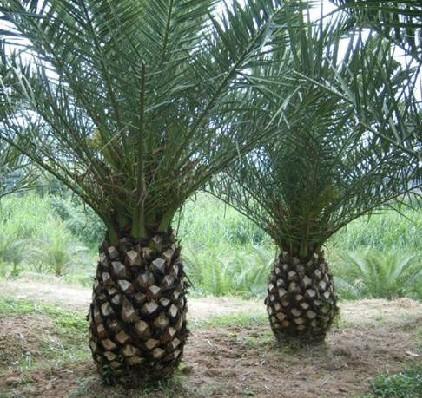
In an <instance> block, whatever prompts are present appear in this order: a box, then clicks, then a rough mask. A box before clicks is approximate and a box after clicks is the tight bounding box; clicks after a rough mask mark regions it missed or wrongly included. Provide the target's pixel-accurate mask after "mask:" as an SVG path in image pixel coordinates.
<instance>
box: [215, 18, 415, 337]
mask: <svg viewBox="0 0 422 398" xmlns="http://www.w3.org/2000/svg"><path fill="white" fill-rule="evenodd" d="M346 28H347V27H346V26H345V24H344V20H343V17H342V16H341V15H340V16H335V17H334V18H333V19H332V20H331V21H330V22H321V23H319V24H316V25H312V24H311V23H305V22H304V21H303V19H302V22H300V23H295V24H289V27H288V33H287V34H288V43H289V45H288V47H287V48H284V49H283V51H276V52H275V53H274V54H273V57H274V58H275V59H276V60H277V61H276V60H275V62H274V63H273V64H271V65H267V66H264V67H261V66H259V67H257V68H256V70H255V73H253V74H251V77H250V79H252V80H259V81H266V82H270V81H271V83H270V84H268V87H267V89H266V90H264V89H263V90H261V94H262V98H265V99H266V102H267V104H266V106H265V109H266V110H267V112H266V115H267V116H268V117H269V118H270V119H271V121H272V123H276V124H277V125H278V126H279V127H278V128H279V130H278V134H277V135H276V136H275V137H274V138H273V141H272V142H271V143H270V144H266V145H262V146H261V147H259V148H257V149H255V150H254V151H252V152H251V153H250V154H248V155H247V156H244V157H243V158H242V159H241V160H239V161H237V163H235V164H234V166H233V167H232V168H231V169H229V171H228V172H225V173H223V174H220V175H219V176H218V177H217V178H216V179H215V181H214V182H213V184H212V185H211V187H210V188H211V190H212V192H214V193H215V194H217V195H218V196H220V197H221V198H222V199H223V200H225V201H226V202H227V203H229V204H230V205H232V206H234V207H235V208H237V209H238V210H239V211H240V212H241V213H243V214H244V215H246V216H247V217H249V218H250V219H251V220H253V221H254V222H256V223H257V224H258V225H259V226H261V227H262V228H263V229H264V230H265V231H266V232H267V233H268V234H269V235H270V236H271V237H272V238H273V240H274V242H275V244H276V245H277V246H278V248H279V251H280V254H279V256H278V258H276V260H275V263H274V268H273V271H272V273H271V276H270V280H269V286H268V296H267V298H266V304H267V309H268V315H269V321H270V324H271V327H272V329H273V331H274V333H275V335H276V337H277V338H278V339H279V340H280V341H286V340H287V341H288V340H293V341H296V342H297V341H299V342H303V341H305V342H307V343H308V342H312V341H321V340H323V339H324V338H325V336H326V333H327V330H328V329H329V327H330V325H331V324H332V322H333V320H334V319H335V317H336V315H337V313H338V307H337V298H336V294H335V290H334V284H333V278H332V275H331V274H330V271H329V267H328V264H327V261H326V259H325V256H324V251H323V245H324V243H325V242H326V241H327V239H328V238H330V236H332V235H333V234H334V233H335V232H336V231H338V230H339V229H341V228H342V227H344V226H345V225H347V224H348V223H349V222H350V221H352V220H354V219H356V218H358V217H360V216H362V215H364V214H368V213H371V212H372V211H374V210H375V209H379V208H381V207H382V206H383V205H384V204H388V203H390V201H392V200H393V199H395V198H400V197H402V195H404V194H406V193H409V192H410V191H412V188H415V187H414V186H413V185H414V184H415V181H416V177H417V175H418V167H419V166H420V164H419V163H418V161H417V159H416V158H415V157H414V156H413V155H412V153H411V152H408V151H403V150H400V149H398V148H397V146H395V145H393V144H392V142H391V141H390V140H386V139H382V137H381V136H380V135H379V134H376V133H377V132H378V131H382V133H383V136H386V137H388V138H394V136H395V134H396V133H397V134H399V133H400V132H402V131H407V130H412V129H413V128H415V129H419V130H417V131H419V132H420V131H422V130H421V125H420V124H419V126H414V125H413V123H414V120H413V119H412V115H411V114H410V112H407V111H406V109H407V108H406V106H405V105H404V104H403V106H402V107H397V109H394V111H395V112H396V113H394V114H393V116H394V117H391V118H387V119H378V118H377V116H378V115H377V114H373V113H371V112H370V109H372V107H377V106H379V104H380V103H381V104H382V105H383V106H384V109H385V115H389V112H390V107H391V106H395V104H396V102H397V101H399V100H401V101H405V100H406V99H408V96H407V94H406V95H404V96H401V93H402V92H403V91H404V89H403V84H408V83H409V82H412V80H411V78H410V76H411V73H412V71H411V70H403V69H402V68H401V66H400V64H399V63H398V62H396V61H395V60H394V58H393V56H392V53H391V49H390V46H389V44H388V42H385V41H384V40H382V39H380V38H379V37H375V36H373V37H369V38H368V39H367V40H366V41H364V40H363V38H362V36H360V35H359V34H357V35H356V36H353V35H349V36H345V33H346V30H347V29H346ZM282 40H283V41H285V38H284V37H283V39H282ZM342 49H343V50H344V51H343V53H342V52H341V51H342ZM277 63H279V64H282V65H285V64H286V63H287V64H289V65H290V68H289V70H290V72H286V68H285V67H284V66H283V68H282V69H281V70H282V74H281V73H280V69H279V68H277V67H276V65H277ZM407 89H410V90H411V87H407ZM374 93H376V96H373V94H374ZM286 99H288V101H287V100H286ZM358 101H360V102H364V103H365V107H364V108H363V107H362V106H360V103H359V102H358ZM260 123H263V125H265V124H266V123H268V120H267V121H265V120H259V121H257V127H256V128H259V127H258V125H259V124H260ZM239 125H240V126H241V122H240V124H239ZM409 137H413V135H412V134H409ZM416 143H417V141H416V142H415V141H413V142H406V146H407V145H408V146H409V147H413V146H414V145H415V144H416ZM412 184H413V185H412Z"/></svg>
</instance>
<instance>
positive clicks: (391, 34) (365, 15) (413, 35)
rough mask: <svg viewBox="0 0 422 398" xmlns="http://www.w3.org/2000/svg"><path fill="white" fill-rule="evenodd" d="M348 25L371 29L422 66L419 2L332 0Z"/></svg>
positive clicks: (421, 12) (421, 16) (416, 0)
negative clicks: (345, 14) (343, 14)
mask: <svg viewBox="0 0 422 398" xmlns="http://www.w3.org/2000/svg"><path fill="white" fill-rule="evenodd" d="M333 2H334V3H336V4H338V5H340V6H341V7H342V8H343V9H344V10H346V11H347V12H348V13H349V15H350V21H349V24H350V25H352V26H353V25H356V24H357V25H358V26H361V27H363V28H370V29H373V30H375V31H376V32H378V33H379V34H381V35H382V36H384V37H385V38H386V39H388V40H391V41H392V42H393V43H395V44H396V45H398V46H400V47H401V48H402V49H403V50H404V51H405V52H406V53H407V54H408V55H410V56H412V57H414V58H415V59H416V60H417V61H418V62H419V63H422V4H421V2H420V1H418V0H395V1H378V0H375V1H374V0H370V1H367V0H334V1H333Z"/></svg>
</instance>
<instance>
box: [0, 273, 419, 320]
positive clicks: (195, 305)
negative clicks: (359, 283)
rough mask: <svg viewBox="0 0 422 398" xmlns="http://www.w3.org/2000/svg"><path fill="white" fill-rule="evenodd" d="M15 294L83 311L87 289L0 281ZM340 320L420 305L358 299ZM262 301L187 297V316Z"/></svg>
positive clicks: (404, 315)
mask: <svg viewBox="0 0 422 398" xmlns="http://www.w3.org/2000/svg"><path fill="white" fill-rule="evenodd" d="M2 296H3V297H11V296H12V297H15V298H21V299H27V300H35V301H39V302H41V303H51V304H56V305H59V306H61V307H63V308H68V309H72V310H76V311H86V310H87V308H88V305H89V303H90V298H91V289H89V288H85V287H80V286H70V285H65V284H59V283H57V282H53V281H52V282H51V283H46V282H36V281H32V280H27V279H19V280H14V281H12V280H10V281H0V297H2ZM340 308H341V322H344V324H345V326H347V325H350V324H353V325H355V326H356V325H362V326H371V325H374V324H377V323H379V322H380V321H381V322H388V323H390V324H401V323H403V322H406V321H408V320H409V319H411V318H412V317H414V316H415V314H419V318H420V317H422V304H418V303H417V302H416V301H413V300H410V299H398V300H394V301H387V300H382V299H371V300H360V301H352V302H344V303H341V304H340ZM265 312H266V311H265V306H264V303H263V300H242V299H239V298H233V297H219V298H216V297H207V298H189V319H190V320H192V321H203V320H207V319H209V318H212V317H216V316H224V315H230V314H252V315H255V314H256V315H259V314H265Z"/></svg>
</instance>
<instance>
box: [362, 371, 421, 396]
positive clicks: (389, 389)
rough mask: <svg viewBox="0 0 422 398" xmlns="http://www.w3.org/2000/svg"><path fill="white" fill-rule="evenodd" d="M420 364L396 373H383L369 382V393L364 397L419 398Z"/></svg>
mask: <svg viewBox="0 0 422 398" xmlns="http://www.w3.org/2000/svg"><path fill="white" fill-rule="evenodd" d="M421 397H422V365H416V366H413V367H410V368H408V369H406V370H404V371H402V372H400V373H397V374H383V375H380V376H378V377H376V378H375V380H373V381H372V383H371V394H369V395H366V396H365V398H421Z"/></svg>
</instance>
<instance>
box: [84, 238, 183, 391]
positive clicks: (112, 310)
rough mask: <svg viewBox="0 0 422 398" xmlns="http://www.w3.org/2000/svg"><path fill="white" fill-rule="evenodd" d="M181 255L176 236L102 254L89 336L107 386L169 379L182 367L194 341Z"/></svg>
mask: <svg viewBox="0 0 422 398" xmlns="http://www.w3.org/2000/svg"><path fill="white" fill-rule="evenodd" d="M180 250H181V248H180V247H178V246H177V245H176V240H175V238H174V235H173V234H171V233H166V234H163V233H160V234H155V235H154V236H153V237H151V239H149V240H143V241H136V240H134V239H130V238H124V239H121V240H120V243H119V245H117V246H111V245H108V244H107V243H106V242H105V243H103V245H102V247H101V248H100V261H99V262H98V266H97V273H96V279H95V284H94V293H93V298H92V304H91V306H90V313H89V322H90V328H89V331H90V348H91V352H92V355H93V358H94V360H95V362H96V364H97V368H98V370H99V372H100V374H101V376H102V378H103V380H104V381H105V382H106V383H108V384H114V383H121V384H125V385H131V386H133V385H139V384H140V383H142V382H148V381H153V380H157V379H163V378H165V377H168V376H170V375H171V374H172V373H173V371H174V370H175V368H176V367H177V365H178V364H179V362H180V360H181V358H182V353H183V347H184V345H185V342H186V339H187V336H188V330H187V322H186V314H187V302H186V290H187V282H186V279H185V274H184V272H183V267H182V263H181V261H180Z"/></svg>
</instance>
